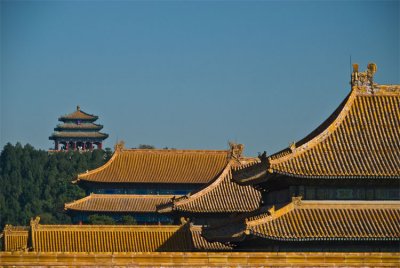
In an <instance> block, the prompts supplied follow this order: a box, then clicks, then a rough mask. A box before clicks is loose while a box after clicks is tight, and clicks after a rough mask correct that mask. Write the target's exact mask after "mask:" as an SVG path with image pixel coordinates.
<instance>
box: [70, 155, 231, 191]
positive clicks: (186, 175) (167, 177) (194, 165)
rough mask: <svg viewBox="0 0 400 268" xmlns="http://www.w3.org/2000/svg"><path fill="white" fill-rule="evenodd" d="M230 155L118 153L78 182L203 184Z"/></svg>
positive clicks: (81, 175)
mask: <svg viewBox="0 0 400 268" xmlns="http://www.w3.org/2000/svg"><path fill="white" fill-rule="evenodd" d="M228 156H229V151H207V150H204V151H200V150H152V149H150V150H148V149H128V150H126V149H118V150H116V151H115V153H114V155H113V157H112V158H111V159H110V160H109V161H108V162H107V163H106V164H104V165H103V166H101V167H99V168H97V169H95V170H92V171H89V172H87V173H83V174H80V175H79V176H78V178H77V181H90V182H105V183H187V184H203V183H208V182H209V181H211V180H213V179H214V178H216V177H217V176H218V175H219V174H220V173H221V172H222V170H223V169H224V168H225V166H226V165H227V163H228Z"/></svg>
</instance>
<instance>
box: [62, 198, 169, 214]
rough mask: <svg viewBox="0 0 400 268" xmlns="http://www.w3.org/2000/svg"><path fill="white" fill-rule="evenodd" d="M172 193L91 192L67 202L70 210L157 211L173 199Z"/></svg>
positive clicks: (66, 206) (66, 208)
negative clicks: (158, 207) (160, 206)
mask: <svg viewBox="0 0 400 268" xmlns="http://www.w3.org/2000/svg"><path fill="white" fill-rule="evenodd" d="M172 197H173V196H172V195H132V194H90V195H89V196H87V197H84V198H82V199H79V200H77V201H74V202H71V203H67V204H65V210H68V211H96V212H131V213H134V212H139V213H140V212H141V213H146V212H147V213H149V212H156V211H157V209H156V207H157V206H159V205H162V204H165V203H167V202H169V201H170V200H171V198H172Z"/></svg>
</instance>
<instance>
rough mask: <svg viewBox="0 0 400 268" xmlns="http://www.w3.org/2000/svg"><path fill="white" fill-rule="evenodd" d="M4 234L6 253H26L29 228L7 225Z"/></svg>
mask: <svg viewBox="0 0 400 268" xmlns="http://www.w3.org/2000/svg"><path fill="white" fill-rule="evenodd" d="M2 234H3V240H4V241H3V244H4V249H3V250H4V251H16V250H22V251H24V250H26V249H27V248H28V246H27V244H28V237H29V227H27V226H12V225H9V224H6V226H5V227H4V230H3V233H2Z"/></svg>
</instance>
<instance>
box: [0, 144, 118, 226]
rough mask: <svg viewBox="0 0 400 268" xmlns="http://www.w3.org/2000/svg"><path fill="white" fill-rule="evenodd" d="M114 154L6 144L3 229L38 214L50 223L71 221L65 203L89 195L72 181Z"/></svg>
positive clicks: (1, 166)
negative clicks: (58, 150)
mask: <svg viewBox="0 0 400 268" xmlns="http://www.w3.org/2000/svg"><path fill="white" fill-rule="evenodd" d="M110 157H111V154H110V152H105V151H103V150H94V151H93V152H85V153H81V152H74V151H70V152H58V153H53V154H49V153H48V152H47V151H43V150H36V149H35V148H34V147H32V146H31V145H29V144H27V145H25V146H22V145H21V144H20V143H17V144H16V145H15V146H14V145H12V144H10V143H8V144H6V145H5V146H4V148H3V150H2V151H1V153H0V185H1V187H0V230H2V229H3V228H4V225H5V224H13V225H27V224H29V220H30V218H32V217H35V216H38V215H40V216H41V218H42V221H43V222H46V223H60V224H66V223H71V218H70V217H69V216H68V215H67V214H66V213H65V212H64V204H65V203H67V202H71V201H72V200H77V199H80V198H82V197H84V196H85V191H84V190H83V189H82V188H80V187H79V186H77V185H74V184H72V183H71V181H72V180H73V179H74V178H76V176H77V174H79V173H83V172H85V171H86V170H90V169H94V168H97V167H99V166H101V165H103V164H104V163H105V162H106V161H107V160H108V159H109V158H110Z"/></svg>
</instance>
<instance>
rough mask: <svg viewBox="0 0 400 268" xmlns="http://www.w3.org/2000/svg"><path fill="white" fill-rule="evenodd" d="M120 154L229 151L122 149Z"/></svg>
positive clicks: (213, 151)
mask: <svg viewBox="0 0 400 268" xmlns="http://www.w3.org/2000/svg"><path fill="white" fill-rule="evenodd" d="M122 152H127V153H129V152H138V153H141V152H150V153H155V152H163V153H216V154H217V153H220V154H222V153H229V150H199V149H136V148H130V149H125V148H124V149H122Z"/></svg>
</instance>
